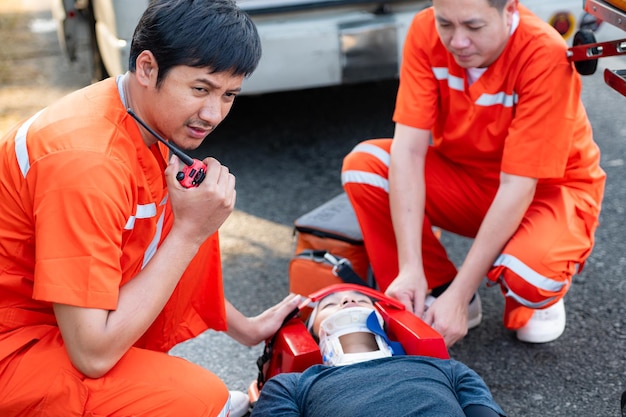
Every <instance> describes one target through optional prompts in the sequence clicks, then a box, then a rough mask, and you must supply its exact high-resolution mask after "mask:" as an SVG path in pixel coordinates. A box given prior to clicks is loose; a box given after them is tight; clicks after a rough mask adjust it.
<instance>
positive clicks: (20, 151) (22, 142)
mask: <svg viewBox="0 0 626 417" xmlns="http://www.w3.org/2000/svg"><path fill="white" fill-rule="evenodd" d="M43 110H45V109H42V110H39V111H38V112H37V113H36V114H35V115H34V116H33V117H31V118H30V119H28V120H27V121H26V122H25V123H24V124H23V125H22V126H20V128H19V129H18V130H17V134H16V135H15V156H16V158H17V163H18V164H19V166H20V171H22V175H23V176H24V178H26V174H28V170H29V169H30V158H29V157H28V148H27V146H26V134H27V133H28V128H29V127H30V125H32V124H33V122H34V121H35V120H36V119H37V117H39V115H40V114H41V112H42V111H43Z"/></svg>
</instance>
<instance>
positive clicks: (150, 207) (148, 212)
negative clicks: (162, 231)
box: [124, 203, 157, 230]
mask: <svg viewBox="0 0 626 417" xmlns="http://www.w3.org/2000/svg"><path fill="white" fill-rule="evenodd" d="M156 214H157V209H156V204H154V203H150V204H139V205H138V206H137V213H136V214H135V215H134V216H130V218H129V219H128V221H127V222H126V226H124V229H125V230H131V229H133V228H134V227H135V220H136V219H149V218H150V217H154V216H156Z"/></svg>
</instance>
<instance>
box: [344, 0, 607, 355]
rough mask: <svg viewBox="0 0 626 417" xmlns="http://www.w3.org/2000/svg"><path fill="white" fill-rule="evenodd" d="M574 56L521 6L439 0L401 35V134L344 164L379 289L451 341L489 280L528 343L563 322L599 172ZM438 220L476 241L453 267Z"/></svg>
mask: <svg viewBox="0 0 626 417" xmlns="http://www.w3.org/2000/svg"><path fill="white" fill-rule="evenodd" d="M566 51H567V45H566V43H565V42H564V41H563V39H561V38H560V36H559V35H558V33H557V32H556V31H555V30H554V29H553V28H551V27H550V26H548V25H547V24H546V23H544V22H543V21H542V20H541V19H539V18H538V17H537V16H535V15H533V14H532V13H531V12H530V11H528V10H527V9H526V8H524V7H523V6H522V5H519V4H518V2H517V1H516V0H434V1H433V7H431V8H428V9H426V10H424V11H422V12H420V13H418V14H417V16H416V17H415V19H414V21H413V23H412V25H411V27H410V29H409V32H408V35H407V39H406V43H405V45H404V55H403V62H402V67H401V71H400V87H399V91H398V95H397V101H396V110H395V113H394V121H395V123H396V126H395V133H394V138H393V141H392V140H391V139H381V140H372V141H367V142H364V143H361V144H359V145H357V146H356V148H355V149H354V150H353V151H352V152H351V153H350V154H349V155H348V156H347V157H346V158H345V160H344V166H343V171H342V181H343V184H344V188H345V190H346V192H347V193H348V195H349V197H350V199H351V202H352V204H353V206H354V209H355V212H356V214H357V217H358V219H359V223H360V225H361V228H362V231H363V236H364V240H365V245H366V248H367V252H368V255H369V257H370V259H371V264H372V268H373V271H374V276H375V278H376V281H377V283H378V285H379V286H380V288H381V290H382V291H386V294H387V295H391V296H394V297H396V298H397V299H398V300H400V301H402V302H403V303H404V304H405V305H406V306H407V308H409V309H411V310H412V311H414V312H415V314H417V315H422V314H423V317H424V319H425V321H426V322H427V323H429V324H431V325H432V326H433V327H434V328H435V329H437V330H438V331H439V332H440V333H441V334H442V335H443V336H444V338H445V341H446V343H447V345H449V346H450V345H452V344H454V343H455V342H456V341H458V340H459V339H461V338H462V337H464V336H465V334H466V333H467V329H468V320H469V319H471V321H474V324H476V319H478V322H479V320H480V309H479V308H472V305H474V306H475V307H476V305H478V307H479V306H480V304H479V301H480V299H479V298H478V294H477V293H476V291H477V289H478V287H479V286H480V284H481V282H482V281H483V279H484V277H485V276H487V279H488V284H491V285H495V284H499V285H500V287H501V290H502V293H503V294H504V296H505V311H504V325H505V326H506V327H507V328H508V329H511V330H515V331H516V332H517V337H518V339H520V340H522V341H525V342H530V343H545V342H549V341H552V340H555V339H557V338H558V337H559V336H560V335H561V334H562V333H563V331H564V329H565V309H564V304H563V297H564V295H565V294H566V292H567V290H568V289H569V286H570V284H571V279H572V275H573V274H574V273H576V272H579V271H580V269H581V268H582V266H583V263H584V261H585V259H586V258H587V256H588V255H589V253H590V251H591V249H592V247H593V235H594V232H595V229H596V226H597V223H598V216H599V212H600V206H601V201H602V196H603V192H604V182H605V173H604V172H603V170H602V169H601V168H600V166H599V161H600V153H599V150H598V147H597V145H596V144H595V143H594V141H593V137H592V131H591V126H590V123H589V120H588V118H587V115H586V112H585V109H584V108H583V105H582V103H581V99H580V91H581V81H580V77H579V76H578V74H577V73H576V72H575V70H574V69H573V66H572V64H571V63H570V62H568V59H567V56H566ZM435 226H436V227H439V228H441V229H444V230H447V231H450V232H453V233H456V234H459V235H462V236H466V237H472V238H474V240H473V243H472V245H471V247H470V249H469V252H468V254H467V256H466V258H465V260H464V262H463V263H462V265H461V266H460V268H459V269H458V271H457V269H456V267H455V265H453V264H452V262H451V261H450V260H449V259H448V257H447V254H446V252H445V248H444V247H443V246H442V244H441V242H440V241H439V240H438V239H437V237H436V236H435V234H433V230H432V228H433V227H435ZM431 290H432V294H430V295H429V293H430V291H431ZM432 295H435V296H436V297H435V298H433V297H432ZM471 300H474V301H471ZM426 305H428V307H427V308H426V307H425V306H426ZM468 311H473V312H472V313H471V314H469V316H470V317H469V318H468Z"/></svg>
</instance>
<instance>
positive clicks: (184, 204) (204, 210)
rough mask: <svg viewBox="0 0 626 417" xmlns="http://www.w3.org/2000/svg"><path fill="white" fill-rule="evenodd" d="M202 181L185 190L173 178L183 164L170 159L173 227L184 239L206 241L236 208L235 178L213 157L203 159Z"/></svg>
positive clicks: (168, 181)
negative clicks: (203, 171) (204, 171)
mask: <svg viewBox="0 0 626 417" xmlns="http://www.w3.org/2000/svg"><path fill="white" fill-rule="evenodd" d="M203 162H204V164H205V165H206V166H207V169H206V176H205V178H204V181H202V183H200V185H199V186H198V187H192V188H185V187H183V186H182V185H181V184H180V183H179V182H178V180H177V179H176V174H177V173H178V172H179V171H180V170H181V169H182V166H181V165H182V162H181V161H180V160H179V159H178V158H177V157H176V156H172V158H171V159H170V163H169V165H168V166H167V168H166V169H165V178H166V180H167V188H168V193H169V198H170V200H171V204H172V211H173V213H174V227H175V228H176V229H177V230H179V231H181V232H182V233H184V235H185V236H186V238H187V239H190V240H191V241H196V242H198V243H201V242H203V241H204V240H206V239H207V238H208V237H209V236H210V235H212V234H213V233H215V232H216V231H217V230H218V229H219V227H220V226H221V225H222V224H223V223H224V221H225V220H226V219H227V218H228V216H229V215H230V214H231V213H232V211H233V209H234V207H235V201H236V196H237V193H236V191H235V176H234V175H233V174H231V173H230V172H229V170H228V168H227V167H225V166H223V165H222V164H221V163H220V162H219V161H217V160H216V159H214V158H206V159H205V160H204V161H203Z"/></svg>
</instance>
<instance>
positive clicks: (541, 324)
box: [517, 299, 565, 343]
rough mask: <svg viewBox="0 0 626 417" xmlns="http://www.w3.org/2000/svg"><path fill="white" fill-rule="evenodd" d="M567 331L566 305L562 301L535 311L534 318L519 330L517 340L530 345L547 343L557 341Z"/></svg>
mask: <svg viewBox="0 0 626 417" xmlns="http://www.w3.org/2000/svg"><path fill="white" fill-rule="evenodd" d="M564 331H565V304H564V303H563V299H560V300H559V301H557V302H556V303H555V304H552V305H551V306H550V307H548V308H544V309H543V310H535V312H534V313H533V316H532V317H531V318H530V320H528V323H526V324H525V325H524V326H523V327H522V328H520V329H519V330H517V338H518V339H519V340H521V341H522V342H528V343H547V342H552V341H553V340H556V339H558V338H559V336H561V335H562V334H563V332H564Z"/></svg>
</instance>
